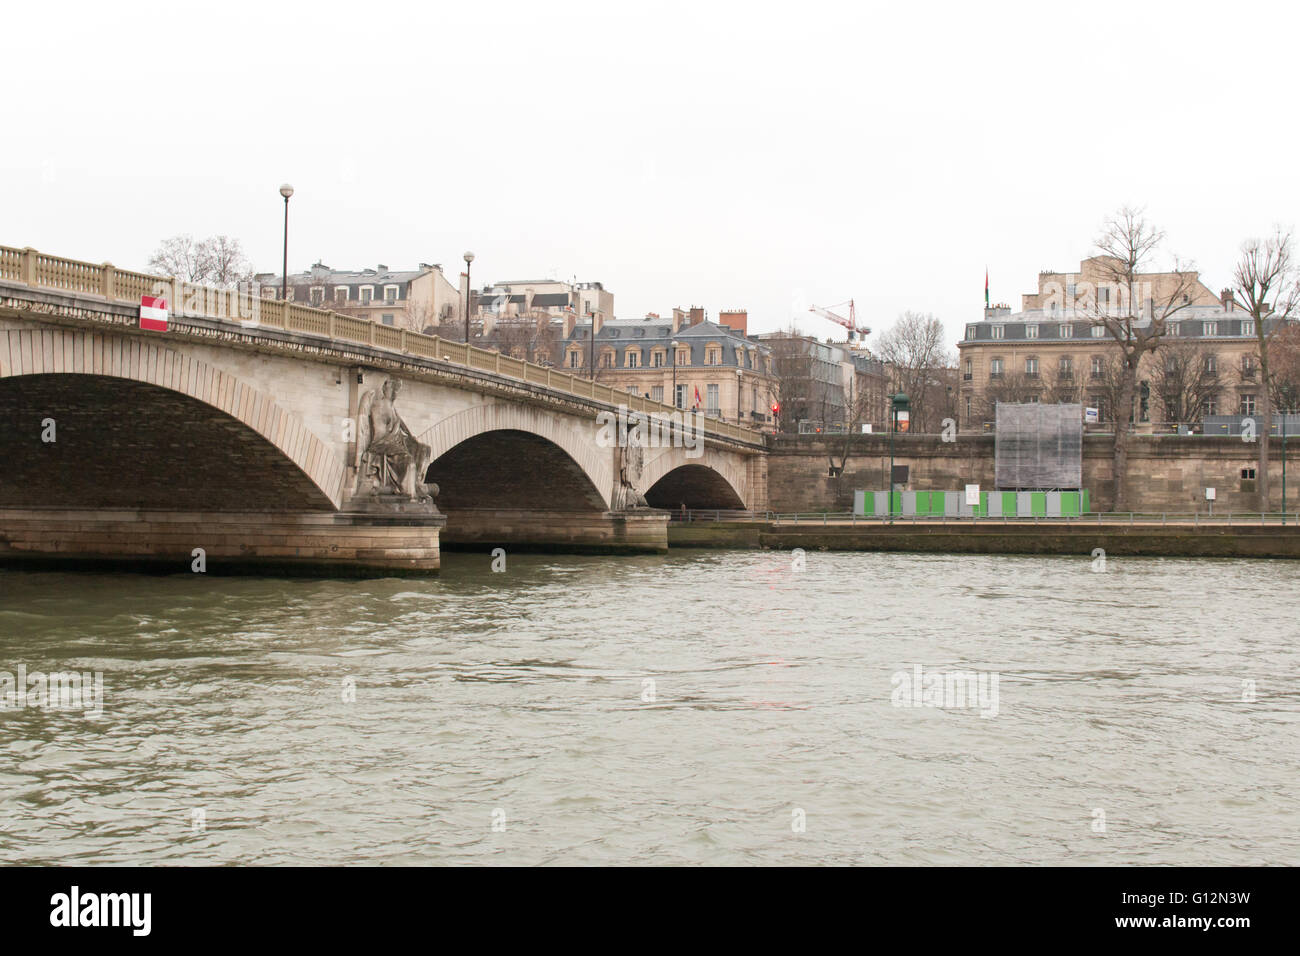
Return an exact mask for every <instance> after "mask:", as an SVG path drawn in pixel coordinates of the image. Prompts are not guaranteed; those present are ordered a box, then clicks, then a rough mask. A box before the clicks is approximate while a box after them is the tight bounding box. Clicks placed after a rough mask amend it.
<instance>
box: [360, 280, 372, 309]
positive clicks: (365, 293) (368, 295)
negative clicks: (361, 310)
mask: <svg viewBox="0 0 1300 956" xmlns="http://www.w3.org/2000/svg"><path fill="white" fill-rule="evenodd" d="M374 298H375V287H374V286H372V285H363V286H362V287H361V304H362V305H369V304H370V303H371V302H373V301H374Z"/></svg>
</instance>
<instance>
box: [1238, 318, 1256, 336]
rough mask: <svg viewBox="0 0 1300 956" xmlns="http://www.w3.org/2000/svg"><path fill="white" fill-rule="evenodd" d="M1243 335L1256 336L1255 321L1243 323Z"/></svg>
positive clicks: (1250, 320) (1248, 320)
mask: <svg viewBox="0 0 1300 956" xmlns="http://www.w3.org/2000/svg"><path fill="white" fill-rule="evenodd" d="M1241 334H1242V335H1254V334H1255V322H1254V320H1253V319H1247V320H1243V321H1242V323H1241Z"/></svg>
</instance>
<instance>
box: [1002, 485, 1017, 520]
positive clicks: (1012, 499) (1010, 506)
mask: <svg viewBox="0 0 1300 956" xmlns="http://www.w3.org/2000/svg"><path fill="white" fill-rule="evenodd" d="M1015 516H1016V493H1015V492H1014V491H1004V492H1002V517H1004V518H1014V517H1015Z"/></svg>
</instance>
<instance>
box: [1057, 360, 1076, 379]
mask: <svg viewBox="0 0 1300 956" xmlns="http://www.w3.org/2000/svg"><path fill="white" fill-rule="evenodd" d="M1058 368H1059V369H1060V373H1061V378H1074V359H1072V358H1070V356H1068V355H1062V356H1061V362H1060V365H1059V366H1058Z"/></svg>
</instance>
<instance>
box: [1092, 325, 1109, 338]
mask: <svg viewBox="0 0 1300 956" xmlns="http://www.w3.org/2000/svg"><path fill="white" fill-rule="evenodd" d="M1092 337H1093V338H1094V339H1104V338H1105V337H1106V326H1104V325H1094V326H1093V327H1092Z"/></svg>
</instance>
